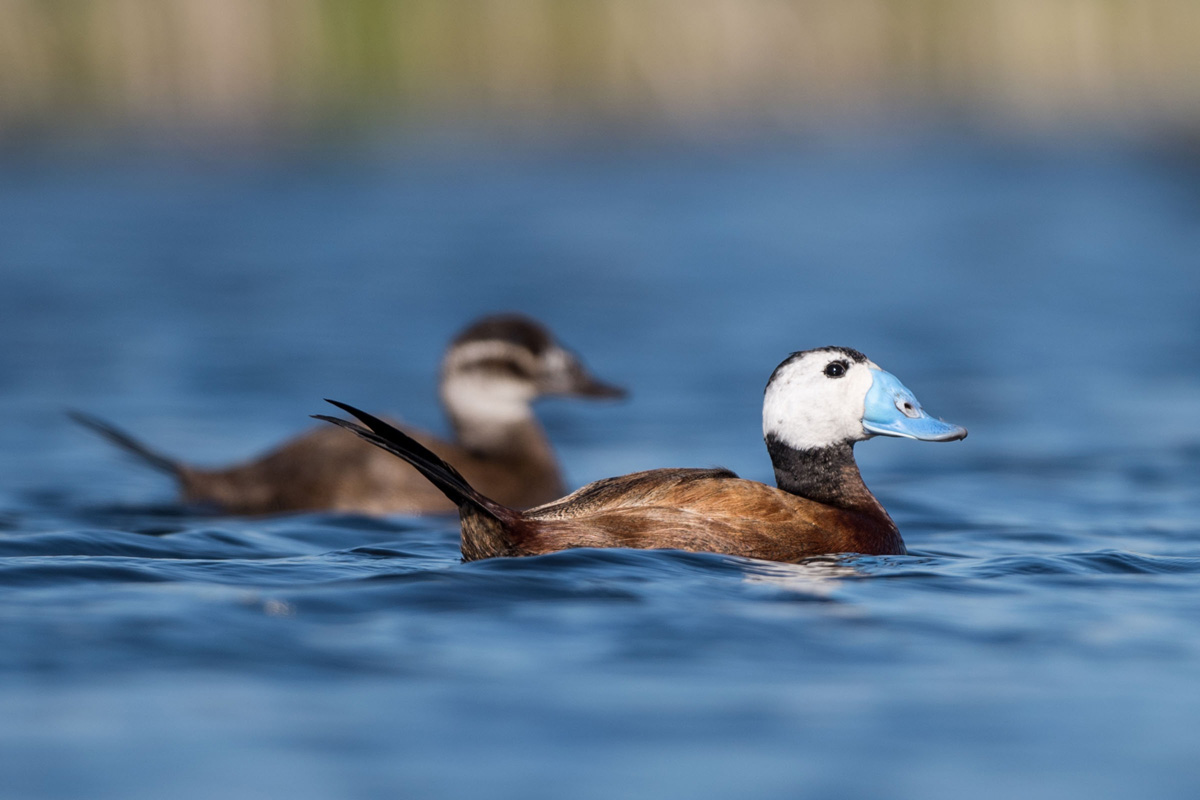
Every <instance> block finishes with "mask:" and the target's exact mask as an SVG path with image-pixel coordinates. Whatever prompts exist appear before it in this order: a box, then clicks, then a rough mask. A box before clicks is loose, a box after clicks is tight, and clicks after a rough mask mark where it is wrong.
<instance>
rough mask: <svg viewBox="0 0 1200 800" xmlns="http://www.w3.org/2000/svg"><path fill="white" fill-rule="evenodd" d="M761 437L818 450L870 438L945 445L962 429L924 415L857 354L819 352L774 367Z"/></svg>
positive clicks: (894, 380) (826, 349)
mask: <svg viewBox="0 0 1200 800" xmlns="http://www.w3.org/2000/svg"><path fill="white" fill-rule="evenodd" d="M763 435H764V436H766V437H767V438H768V439H774V440H776V441H778V442H780V443H782V444H785V445H787V446H788V447H791V448H793V449H795V450H819V449H823V448H827V447H832V446H836V445H840V444H853V443H854V442H860V441H862V440H864V439H869V438H871V437H872V436H901V437H905V438H908V439H921V440H922V441H927V442H949V441H954V440H955V439H963V438H965V437H966V435H967V430H966V428H961V427H959V426H958V425H951V424H950V423H947V422H942V421H941V420H939V419H934V418H933V417H931V416H929V414H927V413H925V411H924V410H923V409H922V408H921V404H920V403H919V402H917V398H916V397H915V396H914V395H913V393H912V392H910V391H909V390H908V389H907V388H905V386H904V384H902V383H901V382H900V380H899V379H898V378H897V377H896V376H895V375H893V374H891V373H890V372H885V371H884V370H882V369H880V368H879V366H878V365H877V364H875V363H874V362H873V361H871V360H870V359H868V358H867V357H866V356H864V355H863V354H862V353H860V352H858V351H857V350H851V349H850V348H848V347H821V348H818V349H816V350H804V351H802V352H799V353H792V354H791V355H790V356H788V357H787V359H785V360H784V362H783V363H782V364H780V365H779V366H778V367H776V368H775V372H774V373H772V375H771V379H770V380H769V381H768V382H767V389H766V394H765V397H764V398H763Z"/></svg>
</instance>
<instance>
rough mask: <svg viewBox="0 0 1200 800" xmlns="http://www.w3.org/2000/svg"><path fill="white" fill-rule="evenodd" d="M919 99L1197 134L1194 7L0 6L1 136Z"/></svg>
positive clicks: (398, 2) (794, 108)
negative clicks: (51, 132) (1170, 128)
mask: <svg viewBox="0 0 1200 800" xmlns="http://www.w3.org/2000/svg"><path fill="white" fill-rule="evenodd" d="M908 108H916V109H919V110H929V109H931V108H932V109H934V110H938V111H942V112H945V111H949V112H951V113H965V114H967V115H969V116H972V117H978V118H982V119H985V120H988V121H989V122H997V121H998V122H1008V121H1011V122H1012V123H1013V124H1017V125H1026V124H1034V125H1040V124H1044V123H1046V122H1054V121H1057V120H1063V119H1066V120H1070V121H1079V120H1084V121H1087V122H1091V121H1094V120H1103V121H1107V122H1111V123H1114V124H1121V125H1124V124H1130V123H1133V124H1138V125H1151V126H1154V127H1164V126H1165V127H1176V128H1186V129H1188V130H1192V129H1194V128H1195V127H1196V123H1197V121H1198V120H1200V2H1196V0H394V1H388V0H250V1H249V2H248V1H247V0H72V1H71V2H54V1H53V0H0V140H3V139H5V138H7V139H12V138H13V137H19V136H22V135H24V136H29V135H31V134H33V135H37V134H40V133H41V132H43V131H46V130H48V129H58V130H68V131H70V130H74V131H77V132H85V133H89V134H94V133H96V132H98V131H104V130H128V129H129V128H148V129H152V130H153V129H160V130H161V129H166V130H178V131H196V130H202V131H212V130H221V131H228V132H234V133H237V132H255V131H258V132H262V131H269V132H286V131H291V132H296V133H303V132H305V131H319V130H321V129H323V128H335V129H338V130H345V129H355V128H357V127H358V126H362V125H370V124H374V123H379V122H384V123H387V124H388V125H392V124H395V123H396V122H401V123H404V122H415V121H422V120H431V119H432V120H438V119H442V118H447V117H449V118H457V117H461V116H463V115H467V116H470V117H472V118H481V119H484V120H492V121H506V122H507V121H512V120H515V121H517V122H519V123H528V124H531V125H537V124H540V123H545V122H548V121H551V120H573V119H582V120H596V119H603V120H611V121H614V122H616V123H625V122H631V123H639V124H640V123H645V122H649V123H651V124H662V123H666V124H678V123H682V124H694V123H697V122H703V121H706V120H714V121H719V120H725V119H739V118H750V119H754V120H756V121H758V122H760V123H761V122H763V121H766V122H772V121H777V122H778V123H780V124H804V123H808V122H811V121H813V120H817V119H821V118H827V117H829V116H831V115H834V116H836V115H844V114H860V113H867V114H870V113H875V112H878V111H894V110H897V109H900V110H904V109H908Z"/></svg>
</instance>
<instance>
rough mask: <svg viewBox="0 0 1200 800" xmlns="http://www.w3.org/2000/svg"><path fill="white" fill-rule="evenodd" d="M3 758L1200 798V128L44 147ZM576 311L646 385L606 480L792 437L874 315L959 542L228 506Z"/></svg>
mask: <svg viewBox="0 0 1200 800" xmlns="http://www.w3.org/2000/svg"><path fill="white" fill-rule="evenodd" d="M0 178H2V180H0V219H2V220H4V231H3V234H2V235H0V334H2V339H0V341H3V343H4V344H3V347H0V392H2V396H3V399H4V407H5V421H4V423H3V425H2V426H0V470H2V474H3V476H4V479H3V484H2V485H0V751H2V752H3V755H4V757H3V759H0V795H3V796H4V797H6V798H8V797H14V798H19V797H36V798H68V797H70V798H75V797H89V798H162V797H174V798H211V797H230V798H242V797H246V798H250V797H263V798H266V797H291V798H325V797H342V798H360V797H361V798H374V797H435V796H451V795H453V796H468V795H479V796H487V797H521V798H562V797H581V798H611V797H645V798H660V797H689V798H691V797H781V796H792V797H799V796H803V797H844V798H855V797H863V798H867V797H884V796H886V797H911V798H940V797H945V798H951V797H954V798H957V797H982V798H1010V797H1015V796H1023V797H1089V798H1103V797H1131V796H1139V797H1179V798H1184V797H1188V798H1191V797H1195V796H1196V795H1197V792H1200V761H1198V760H1197V753H1198V752H1200V724H1198V722H1197V721H1198V720H1200V539H1198V537H1200V522H1198V520H1200V492H1198V491H1197V487H1198V485H1200V369H1198V368H1200V347H1198V345H1200V323H1198V322H1197V320H1198V319H1200V315H1198V314H1197V312H1198V311H1200V302H1198V301H1200V255H1198V254H1200V165H1198V164H1197V162H1196V161H1195V160H1189V158H1188V157H1185V156H1184V155H1181V154H1178V153H1172V152H1168V151H1165V150H1163V149H1161V148H1157V147H1152V146H1149V145H1133V146H1131V145H1108V144H1095V143H1093V144H1088V145H1086V146H1082V147H1081V146H1079V145H1078V144H1072V145H1070V146H1068V145H1067V144H1065V143H1053V142H1051V143H1042V144H1037V145H1029V144H1013V143H995V142H978V141H971V140H962V139H959V138H955V137H943V136H936V137H921V138H918V139H915V140H909V141H904V142H899V143H898V142H895V141H888V142H885V141H883V140H880V139H874V140H871V139H868V140H863V141H852V142H845V141H842V142H837V141H823V140H822V141H809V142H801V143H789V144H786V145H784V144H779V143H772V144H756V145H749V144H746V145H738V146H725V147H720V148H716V147H702V146H689V147H686V148H682V149H681V148H678V147H666V146H652V145H636V146H634V145H629V146H620V147H606V148H597V147H594V146H589V145H578V146H570V147H563V148H559V149H554V148H551V149H548V150H544V151H541V152H533V151H531V150H513V149H511V148H499V147H495V148H488V149H484V150H482V151H480V150H479V149H478V148H475V149H471V150H469V151H468V150H467V149H466V148H465V147H460V146H449V147H428V146H416V147H412V148H400V149H398V150H394V151H375V152H371V153H366V154H356V155H354V156H347V155H345V154H336V153H335V154H316V155H305V156H297V157H288V158H270V159H266V160H261V159H256V160H252V159H242V160H234V161H232V162H231V161H228V160H203V159H200V160H198V159H190V158H182V157H178V156H161V155H153V156H148V155H127V154H126V155H111V156H102V157H97V156H95V155H94V154H92V155H88V156H86V157H85V156H80V155H70V156H59V157H55V158H49V157H45V156H40V157H32V158H31V157H26V156H18V155H15V154H10V155H7V156H4V157H3V158H0ZM510 308H516V309H521V310H524V311H527V312H529V313H532V314H534V315H536V316H538V317H540V318H542V319H544V320H545V321H546V322H547V323H548V324H549V325H550V326H551V327H552V328H553V329H555V330H556V331H557V332H558V333H559V334H560V336H561V337H562V338H563V339H564V340H565V341H566V342H567V343H568V344H570V345H571V346H573V347H574V348H575V349H577V350H578V351H579V352H580V353H581V354H582V355H583V356H584V358H585V359H586V360H587V361H588V362H589V364H590V365H591V366H592V367H593V368H594V369H595V371H596V372H597V373H598V374H600V375H602V376H603V377H605V378H607V379H610V380H613V381H617V382H621V383H623V384H625V385H627V386H629V387H630V388H631V389H632V392H633V394H632V396H631V398H630V400H628V401H627V402H624V403H619V404H607V405H605V404H601V405H586V404H582V403H571V402H568V401H554V402H547V403H546V404H545V405H544V406H543V407H542V408H541V409H540V410H541V412H542V418H543V420H544V421H545V423H546V425H547V427H548V429H549V430H550V433H551V435H552V437H553V438H554V440H555V442H556V444H557V445H558V447H559V452H560V456H561V459H562V462H563V464H564V468H565V469H566V471H567V473H568V476H569V480H570V482H571V483H572V484H574V485H578V484H580V483H583V482H586V481H588V480H592V479H595V478H600V477H604V476H607V475H612V474H619V473H621V472H627V471H631V470H635V469H643V468H650V467H655V466H668V465H672V466H707V465H712V464H722V465H725V466H728V467H731V468H733V469H735V470H737V471H738V472H739V473H741V474H742V475H743V476H745V477H749V478H754V479H760V480H770V479H771V470H770V465H769V462H768V460H767V457H766V451H765V448H764V447H763V446H762V441H761V432H760V424H759V404H760V402H761V397H762V394H761V392H762V387H763V384H764V383H765V381H766V378H767V376H768V375H769V374H770V372H771V370H772V369H773V368H774V366H775V364H776V363H778V361H780V360H781V359H782V358H783V357H784V356H785V355H786V354H787V353H788V352H790V351H792V350H796V349H803V348H807V347H813V346H818V345H825V344H844V345H850V346H854V347H857V348H859V349H861V350H863V351H865V352H866V353H867V354H868V355H869V356H871V357H872V358H873V359H874V360H876V361H878V362H879V363H880V364H882V365H883V366H884V367H885V368H887V369H889V370H891V371H893V372H895V373H896V374H897V375H898V376H899V377H900V378H901V379H902V380H903V381H904V382H905V383H906V384H907V385H908V386H909V387H910V388H912V389H913V390H914V392H915V393H916V394H917V396H918V397H920V398H921V400H922V401H923V402H924V404H925V405H926V407H927V408H929V409H930V410H931V411H932V412H933V413H934V414H936V415H940V416H944V417H945V418H947V419H949V420H952V421H954V422H957V423H961V424H963V425H966V426H967V427H968V428H970V430H971V436H970V438H969V439H967V440H966V441H965V442H962V443H956V444H943V445H935V444H924V443H915V442H909V441H899V440H875V441H872V442H869V443H866V444H864V445H861V446H860V447H859V448H858V454H859V460H860V464H861V465H862V468H863V472H864V475H865V477H866V479H867V482H868V483H869V484H870V485H871V486H872V487H873V488H874V489H875V491H876V493H877V494H878V496H879V497H880V498H881V500H882V501H883V502H884V503H885V505H886V506H887V507H888V508H889V510H890V511H891V513H892V515H893V516H894V517H895V519H896V521H897V523H898V524H899V526H900V528H901V530H902V532H903V534H904V537H905V540H906V541H907V543H908V546H909V549H910V551H911V555H909V556H906V557H886V558H870V557H861V556H852V555H850V556H830V557H827V558H821V559H816V560H814V561H812V562H810V563H805V564H799V565H781V564H770V563H763V562H755V561H747V560H740V559H735V558H727V557H722V556H714V555H702V554H686V553H677V552H636V551H622V550H612V551H593V550H580V551H573V552H564V553H559V554H555V555H550V556H545V557H539V558H530V559H520V560H494V561H488V562H477V563H471V564H461V563H459V560H458V549H457V548H458V541H457V524H456V520H454V519H451V518H427V519H413V518H403V517H393V518H385V519H374V518H369V517H361V516H354V515H333V514H307V515H292V516H279V517H273V518H264V519H244V518H226V517H214V516H204V515H201V514H198V513H194V512H192V511H189V510H186V509H181V508H179V507H177V506H175V505H174V503H173V494H172V491H171V486H170V484H169V482H168V481H167V479H165V478H164V477H162V476H159V475H156V474H154V473H152V472H149V471H147V470H146V469H144V468H143V467H142V466H140V465H137V464H134V463H132V462H129V461H127V460H126V459H125V458H123V457H122V456H120V455H119V454H117V453H115V452H114V451H113V450H112V449H111V448H109V447H108V446H107V445H106V444H105V443H103V442H100V441H98V440H97V439H95V438H94V437H92V436H90V435H89V434H88V433H86V432H85V431H82V430H80V429H78V428H76V427H74V426H72V424H71V423H70V422H69V421H68V420H67V419H66V418H65V416H64V415H63V411H64V409H66V408H68V407H77V408H83V409H86V410H89V411H92V412H94V413H97V414H99V415H102V416H105V417H108V418H111V419H113V420H114V421H117V422H119V423H121V424H123V425H125V426H126V427H128V428H130V429H132V430H135V431H137V432H138V433H139V435H141V436H144V437H145V438H146V439H147V440H148V441H150V442H152V443H154V444H155V445H156V446H158V447H160V448H162V449H164V450H166V451H168V452H170V453H175V454H180V455H181V456H186V457H188V458H191V459H194V460H196V461H198V462H201V463H221V462H230V461H234V460H237V459H240V458H243V457H246V456H249V455H251V454H253V453H255V452H258V451H261V450H262V449H264V448H266V447H268V446H270V445H271V444H273V443H275V442H277V441H279V440H280V439H282V438H284V437H286V436H287V435H289V434H292V433H294V432H297V431H300V430H303V429H304V428H305V427H306V425H308V424H309V422H308V421H307V420H306V415H307V414H311V413H317V412H321V411H324V410H326V409H325V408H322V405H323V404H322V403H321V402H320V399H321V398H322V397H326V396H329V397H336V398H338V399H343V400H346V401H349V402H352V403H355V404H357V405H362V406H366V407H368V408H373V409H379V410H386V411H390V412H392V413H394V414H399V415H402V416H404V417H405V418H406V419H408V420H410V421H412V422H414V423H415V424H418V425H422V426H425V427H429V428H435V429H439V430H440V429H443V422H442V420H441V419H440V416H439V411H438V408H437V403H436V395H435V392H434V381H435V375H436V368H437V360H438V358H439V355H440V351H441V348H442V346H443V344H444V343H445V342H446V341H447V340H448V339H449V338H450V337H451V336H452V335H453V333H454V332H455V330H456V329H458V328H459V327H461V325H462V324H463V323H465V322H466V321H468V320H469V319H471V318H472V317H473V316H474V315H476V314H479V313H482V312H485V311H493V310H497V309H510Z"/></svg>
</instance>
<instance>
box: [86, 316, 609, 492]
mask: <svg viewBox="0 0 1200 800" xmlns="http://www.w3.org/2000/svg"><path fill="white" fill-rule="evenodd" d="M440 390H441V399H442V404H443V407H444V408H445V411H446V414H447V416H448V417H449V418H450V423H451V425H452V426H453V428H454V433H455V438H454V440H453V441H443V440H441V439H438V438H436V437H434V436H432V435H431V434H428V433H423V432H420V431H416V430H413V429H406V430H407V431H408V434H407V435H408V436H411V437H412V440H415V441H418V442H420V443H421V446H422V451H423V452H432V453H437V456H436V457H438V458H439V459H445V460H446V461H449V462H451V463H453V464H454V465H455V466H456V467H457V469H458V474H461V475H464V476H466V478H467V479H468V480H470V481H471V483H472V485H475V486H478V487H479V489H480V491H483V492H486V493H487V494H488V496H490V497H494V498H496V500H497V501H498V502H501V503H504V504H505V505H506V506H512V507H515V508H528V507H530V506H534V505H537V504H539V503H545V502H547V501H549V500H553V499H554V498H556V497H561V496H562V495H563V493H564V492H565V491H566V489H565V487H564V485H563V480H562V477H561V475H560V474H559V469H558V463H557V461H556V460H555V457H554V451H553V449H552V448H551V446H550V442H549V440H548V439H547V438H546V433H545V431H544V430H543V429H542V426H541V425H540V424H539V423H538V421H537V418H536V417H535V416H534V414H533V409H532V404H533V402H534V401H535V400H536V399H537V398H539V397H543V396H547V395H568V396H572V397H591V398H599V397H620V396H622V395H624V390H622V389H619V388H617V387H615V386H610V385H608V384H606V383H602V382H600V381H598V380H597V379H595V378H594V377H592V375H591V374H590V373H589V372H588V371H587V369H585V368H584V366H583V364H582V363H581V362H580V360H579V359H578V358H577V357H576V356H575V355H574V354H573V353H571V352H570V351H569V350H567V349H565V348H564V347H563V346H562V345H560V344H559V343H558V342H557V341H555V339H554V337H553V336H551V334H550V333H549V331H547V330H546V329H545V328H544V327H542V326H541V325H539V324H538V323H537V322H535V321H533V320H532V319H529V318H527V317H524V316H520V315H516V314H504V315H496V316H489V317H485V318H483V319H480V320H478V321H476V322H475V323H474V324H472V325H471V326H469V327H468V328H466V329H465V330H464V331H462V333H460V334H459V335H458V337H457V338H455V339H454V341H453V342H451V344H450V346H449V348H448V349H447V350H446V354H445V357H444V358H443V361H442V372H441V385H440ZM72 416H73V417H74V418H75V419H76V420H77V421H78V422H80V423H82V424H84V425H86V426H87V427H89V428H91V429H93V430H95V431H97V432H99V433H100V434H101V435H103V436H104V437H106V438H107V439H109V440H111V441H112V442H114V443H115V444H117V445H119V446H120V447H122V448H124V449H125V450H128V451H129V452H131V453H134V454H135V455H138V456H140V457H141V458H142V459H144V460H145V461H147V462H148V463H149V464H151V465H152V466H154V467H157V468H158V469H161V470H163V471H165V472H168V473H170V474H172V475H174V476H175V477H176V478H177V479H178V481H179V484H180V487H181V490H182V495H183V499H184V500H185V501H186V502H190V503H198V504H205V505H212V506H216V507H217V508H219V509H220V510H222V511H225V512H228V513H234V514H269V513H277V512H284V511H306V510H317V509H331V510H338V511H354V512H363V513H375V514H386V513H403V514H424V513H436V512H446V511H453V510H454V508H455V506H454V504H452V503H451V502H450V501H448V500H447V499H446V498H445V497H444V496H443V494H442V493H441V492H439V491H438V490H437V489H435V488H434V487H433V486H431V485H430V484H429V482H428V481H426V480H424V479H423V478H422V477H421V476H420V475H418V474H417V472H415V471H414V470H413V469H411V468H410V467H408V466H407V465H405V464H403V463H402V462H400V461H397V460H396V459H395V458H392V457H391V456H389V455H387V454H386V453H383V452H381V451H379V450H377V449H375V448H374V447H368V446H367V445H365V444H363V443H362V442H358V441H356V440H354V439H351V438H349V437H347V436H345V435H343V434H341V433H339V432H337V431H335V430H333V429H332V428H325V427H323V428H320V429H318V430H313V431H310V432H309V433H306V434H304V435H302V436H300V437H298V438H296V439H293V440H291V441H289V442H286V443H284V444H283V445H282V446H280V447H279V448H277V449H275V450H273V451H271V452H269V453H267V454H266V455H264V456H261V457H259V458H257V459H254V460H252V461H249V462H247V463H244V464H240V465H236V466H233V467H228V468H225V469H200V468H198V467H193V466H189V465H186V464H183V463H180V462H178V461H176V460H174V459H171V458H168V457H166V456H163V455H160V454H158V453H156V452H154V451H152V450H150V449H149V448H147V447H146V446H144V445H142V444H141V443H140V442H138V441H136V440H135V439H133V438H132V437H131V436H129V435H128V434H126V433H124V432H122V431H120V430H118V429H116V428H114V427H113V426H111V425H109V424H108V423H105V422H103V421H101V420H98V419H96V418H95V417H91V416H88V415H85V414H80V413H74V414H73V415H72ZM406 438H407V437H406ZM425 448H428V450H425Z"/></svg>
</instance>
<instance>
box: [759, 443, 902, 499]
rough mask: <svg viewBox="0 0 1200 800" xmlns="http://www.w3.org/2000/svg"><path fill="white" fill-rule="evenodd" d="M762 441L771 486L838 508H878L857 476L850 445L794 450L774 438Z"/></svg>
mask: <svg viewBox="0 0 1200 800" xmlns="http://www.w3.org/2000/svg"><path fill="white" fill-rule="evenodd" d="M765 439H766V442H767V452H768V453H770V454H771V463H772V464H774V465H775V483H776V485H777V486H778V487H779V488H780V489H782V490H783V491H785V492H790V493H792V494H794V495H798V496H800V497H805V498H808V499H809V500H816V501H817V502H818V503H824V504H825V505H829V506H836V507H838V508H851V509H856V510H866V509H871V510H874V509H875V508H879V503H878V501H876V500H875V497H874V496H873V495H872V494H871V491H870V490H869V489H868V488H867V485H866V484H865V483H863V480H862V476H861V475H860V474H859V472H858V464H856V463H855V461H854V443H853V442H841V443H839V444H834V445H829V446H828V447H818V448H813V449H811V450H797V449H796V448H794V447H792V446H791V445H789V444H786V443H784V442H783V441H781V440H780V439H778V438H776V437H775V435H774V434H767V436H766V437H765Z"/></svg>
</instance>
